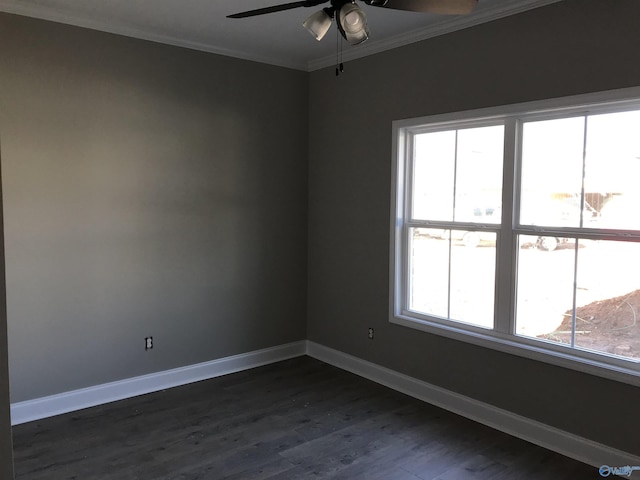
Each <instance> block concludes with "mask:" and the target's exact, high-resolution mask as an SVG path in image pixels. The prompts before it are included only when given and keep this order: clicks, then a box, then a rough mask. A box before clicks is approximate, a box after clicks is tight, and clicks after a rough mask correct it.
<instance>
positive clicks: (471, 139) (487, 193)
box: [412, 125, 504, 224]
mask: <svg viewBox="0 0 640 480" xmlns="http://www.w3.org/2000/svg"><path fill="white" fill-rule="evenodd" d="M503 137H504V127H503V126H502V125H498V126H491V127H479V128H468V129H463V130H449V131H445V132H435V133H424V134H419V135H416V136H415V142H414V170H413V199H412V200H413V202H412V208H413V209H412V212H413V218H414V219H418V220H438V221H456V222H478V223H492V224H498V223H500V221H501V205H502V163H503V151H504V138H503ZM454 199H455V212H454Z"/></svg>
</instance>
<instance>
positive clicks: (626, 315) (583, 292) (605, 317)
mask: <svg viewBox="0 0 640 480" xmlns="http://www.w3.org/2000/svg"><path fill="white" fill-rule="evenodd" d="M639 268H640V244H637V243H627V242H611V241H600V242H592V243H591V244H590V245H588V246H586V247H585V248H581V249H580V250H579V252H578V276H577V287H578V288H577V303H576V323H575V331H576V335H575V345H576V346H578V347H581V348H586V349H589V350H595V351H598V352H603V353H609V354H614V355H620V356H624V357H631V358H637V359H639V360H640V319H639V318H638V315H639V314H640V276H639V275H638V271H640V270H638V269H639ZM571 313H572V312H568V314H569V315H568V316H567V317H565V320H564V322H563V323H562V324H561V325H560V327H559V329H560V330H561V331H567V330H568V331H570V330H571V328H570V327H571V316H570V314H571ZM569 338H570V337H569V335H567V334H562V335H560V339H561V340H562V341H563V342H567V341H569Z"/></svg>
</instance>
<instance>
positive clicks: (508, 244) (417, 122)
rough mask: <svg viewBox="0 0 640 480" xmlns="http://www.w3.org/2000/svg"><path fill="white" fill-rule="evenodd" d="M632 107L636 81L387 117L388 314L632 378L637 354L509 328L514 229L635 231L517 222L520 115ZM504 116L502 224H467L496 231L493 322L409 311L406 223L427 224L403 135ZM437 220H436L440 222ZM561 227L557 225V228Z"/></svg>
mask: <svg viewBox="0 0 640 480" xmlns="http://www.w3.org/2000/svg"><path fill="white" fill-rule="evenodd" d="M635 109H640V87H633V88H626V89H620V90H611V91H606V92H598V93H592V94H586V95H577V96H572V97H563V98H558V99H550V100H544V101H536V102H528V103H521V104H514V105H506V106H500V107H492V108H485V109H480V110H471V111H463V112H454V113H448V114H442V115H433V116H428V117H420V118H413V119H406V120H397V121H394V122H393V126H392V129H393V157H392V160H393V161H392V163H393V165H392V184H391V205H392V208H391V237H390V281H389V297H390V302H389V303H390V322H391V323H394V324H397V325H402V326H405V327H410V328H414V329H417V330H422V331H425V332H428V333H431V334H436V335H441V336H444V337H448V338H452V339H455V340H459V341H463V342H467V343H472V344H475V345H480V346H482V347H486V348H491V349H495V350H498V351H502V352H506V353H510V354H514V355H518V356H522V357H525V358H530V359H534V360H539V361H543V362H546V363H550V364H553V365H558V366H562V367H566V368H570V369H573V370H577V371H581V372H585V373H589V374H593V375H598V376H601V377H605V378H609V379H613V380H617V381H620V382H624V383H628V384H631V385H636V386H640V361H634V360H627V359H623V358H620V357H614V356H609V355H606V354H599V353H595V352H591V351H586V350H582V349H576V348H572V347H568V346H565V345H562V344H555V343H552V342H544V341H540V340H536V339H533V338H527V337H524V336H519V335H516V334H515V333H512V332H515V331H516V330H515V292H516V275H515V274H516V269H515V264H516V256H517V253H518V251H517V246H516V242H517V235H537V236H539V235H541V234H544V233H550V234H553V233H564V234H566V233H567V232H569V233H571V234H575V235H578V236H580V237H581V238H594V239H597V238H600V239H616V238H620V237H618V235H619V236H622V235H623V234H624V236H625V238H627V239H631V240H633V241H637V242H640V232H638V231H625V232H623V231H609V230H601V229H598V230H590V229H585V228H575V229H571V228H566V227H562V228H557V229H554V228H539V227H531V226H526V225H525V226H523V225H520V224H519V218H518V216H519V209H518V208H517V207H518V202H519V192H518V191H517V188H516V186H517V185H519V167H518V160H517V159H518V158H519V157H520V155H519V150H520V148H521V137H522V123H523V121H530V120H533V119H552V118H563V117H568V116H574V115H584V114H594V113H605V112H622V111H625V110H635ZM496 123H503V124H504V128H505V130H504V132H505V134H504V138H505V144H504V147H505V148H504V164H503V195H502V199H503V202H502V224H500V225H480V226H478V225H477V224H474V225H473V228H474V229H478V228H479V229H481V230H486V231H496V232H497V235H498V237H497V242H496V277H495V278H496V296H495V321H494V329H485V328H482V327H477V326H474V325H469V324H465V323H461V322H456V321H449V320H444V319H442V318H438V317H433V316H429V315H423V314H419V313H416V312H411V311H409V310H408V309H407V302H408V288H407V279H408V275H407V274H406V269H407V265H408V262H409V259H408V252H407V250H408V247H407V245H409V242H408V231H409V228H411V227H428V226H433V225H435V224H433V222H431V224H430V223H429V222H421V221H415V220H413V221H412V220H411V219H410V216H409V215H410V212H409V209H410V197H409V195H408V193H409V192H408V189H407V188H406V186H407V185H410V183H409V182H410V179H411V178H410V177H411V174H410V172H409V166H410V165H411V162H412V160H411V155H410V148H411V147H410V139H411V137H412V135H414V134H416V133H422V132H425V131H437V130H447V129H459V128H465V127H476V126H483V125H491V124H494V125H495V124H496ZM450 223H457V222H450ZM441 228H442V227H441ZM560 231H561V232H560Z"/></svg>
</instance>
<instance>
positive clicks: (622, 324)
mask: <svg viewBox="0 0 640 480" xmlns="http://www.w3.org/2000/svg"><path fill="white" fill-rule="evenodd" d="M633 93H634V98H637V99H638V100H634V99H629V98H621V97H619V96H618V95H620V94H621V93H618V92H613V93H612V94H611V95H609V94H599V95H591V96H589V98H588V99H587V100H589V99H595V100H594V103H591V104H589V103H587V102H586V100H584V99H582V102H584V103H580V101H581V99H580V98H577V97H576V98H572V99H567V100H565V101H563V100H562V99H560V100H557V101H556V100H554V101H547V102H537V103H536V104H529V105H526V106H524V107H523V108H522V110H521V112H522V113H520V112H519V111H518V106H509V107H505V108H501V109H485V110H481V111H476V112H470V113H469V112H467V113H466V114H465V113H460V114H451V115H443V116H438V117H435V118H434V121H429V120H431V119H425V120H423V121H422V122H420V121H414V122H411V121H409V120H407V121H400V122H395V124H396V132H397V135H398V136H397V137H396V140H397V143H396V145H397V147H398V152H399V156H398V161H397V168H398V170H397V173H398V184H397V187H396V194H397V195H395V198H396V202H397V203H396V209H395V211H394V212H395V213H394V215H393V219H392V221H393V230H394V232H395V233H394V235H393V236H392V285H391V288H392V299H393V304H392V312H393V313H392V321H393V322H394V323H399V324H402V325H406V326H412V327H415V328H419V329H422V330H427V331H430V332H434V333H439V334H442V335H445V336H449V337H452V338H456V339H460V340H465V341H469V342H471V343H476V344H480V345H483V346H488V347H491V348H496V349H498V350H506V351H509V352H511V353H518V354H521V355H523V356H528V357H531V358H536V359H540V360H544V361H549V362H550V363H557V364H560V365H564V366H570V367H572V368H576V369H579V370H584V371H589V372H592V373H597V374H602V375H603V376H608V377H613V378H616V379H623V380H629V378H630V377H629V376H628V375H631V377H632V378H633V380H631V383H634V384H640V358H638V356H636V353H634V352H635V350H634V348H635V347H634V346H633V345H628V344H627V343H629V342H627V343H624V342H620V341H617V340H613V339H612V340H611V341H610V342H608V343H607V345H604V344H603V343H602V342H601V343H597V342H593V341H590V340H589V339H588V338H587V336H586V335H588V334H587V333H585V332H587V331H588V330H587V329H586V328H584V323H585V322H582V320H588V318H587V319H583V318H582V317H580V313H581V312H583V311H584V308H585V307H586V305H585V304H584V302H585V301H586V300H585V299H586V298H587V295H585V290H584V287H582V286H581V285H586V284H587V283H586V282H587V279H590V281H591V282H592V283H591V286H590V287H589V288H590V289H591V292H590V295H591V297H590V298H592V299H598V298H599V300H594V301H596V302H597V301H600V302H602V301H608V302H609V303H615V301H616V300H617V299H619V300H620V302H621V305H622V308H625V309H627V310H628V312H627V316H626V317H625V316H624V315H623V317H621V318H620V319H617V320H616V322H617V323H616V324H615V325H617V326H615V327H614V328H621V329H623V330H625V331H626V333H627V334H632V332H631V330H632V329H633V325H636V324H635V323H634V322H635V319H636V317H634V315H633V313H634V312H636V313H637V312H640V305H638V306H637V308H636V304H635V302H636V300H635V296H633V295H628V294H629V293H631V292H632V291H633V292H635V290H638V289H640V285H636V284H635V283H634V281H633V277H634V276H635V272H637V266H640V265H637V266H636V265H635V263H634V261H635V260H634V261H631V262H618V263H617V264H616V265H617V267H616V268H617V270H615V269H614V268H613V265H612V264H611V263H610V262H609V261H608V260H607V259H608V258H612V257H611V252H622V251H627V254H628V255H631V256H633V258H640V215H637V214H636V213H635V210H637V208H638V207H639V206H640V195H638V194H636V193H635V191H634V188H633V184H634V182H635V180H636V179H637V178H640V175H638V174H639V173H640V170H639V169H640V148H639V145H640V143H639V140H638V139H639V138H640V136H638V135H637V134H636V132H638V131H640V123H639V122H638V121H639V119H640V89H633ZM596 101H597V102H598V103H595V102H596ZM537 105H542V107H539V108H540V109H539V110H536V108H535V107H536V106H537ZM500 110H502V112H501V111H500ZM545 112H547V113H545ZM474 115H475V116H474ZM479 119H483V120H479ZM481 122H484V123H485V124H491V123H493V125H494V126H495V125H496V124H504V132H506V133H505V136H504V142H503V145H501V148H502V149H503V150H504V152H505V156H504V174H505V178H504V182H505V184H504V185H505V189H504V190H505V191H504V192H503V193H502V195H503V196H504V199H503V200H504V201H506V202H508V203H507V204H505V206H504V208H502V210H504V219H503V218H502V217H503V214H502V212H501V211H499V212H498V214H497V215H495V216H491V219H490V221H487V219H486V218H485V219H483V220H480V221H476V222H474V221H473V218H472V217H473V215H471V216H469V215H467V216H466V218H465V217H464V216H463V215H462V211H463V209H462V207H461V205H462V204H463V203H464V201H461V197H460V196H456V188H455V186H457V185H456V180H457V178H458V176H459V172H457V171H456V166H455V165H454V166H453V168H452V167H451V163H452V160H451V155H450V156H449V157H446V158H447V161H448V163H446V164H447V165H448V171H445V172H443V173H442V174H441V176H440V177H439V178H437V180H436V179H434V178H433V177H431V179H430V180H431V182H432V185H435V186H434V190H437V189H439V191H440V196H441V197H446V198H447V199H450V198H451V197H452V196H453V202H452V203H453V206H451V204H449V203H447V204H444V205H438V208H437V209H436V208H433V209H431V213H429V210H428V209H425V208H422V209H420V208H421V207H419V206H418V208H414V204H413V193H414V189H415V184H414V183H413V182H414V172H415V171H414V170H413V163H412V162H413V159H414V158H415V155H414V153H415V143H414V139H415V137H416V136H417V135H419V134H423V133H435V132H438V133H441V135H442V136H441V139H446V137H447V136H448V137H449V138H448V141H449V142H451V136H452V135H453V134H452V132H458V133H459V132H461V131H464V130H466V129H467V127H468V126H469V125H478V124H479V123H481ZM501 128H502V127H501ZM560 130H562V131H563V134H562V135H560V136H559V138H560V140H559V142H560V143H559V144H558V145H557V147H555V148H554V145H553V144H554V142H552V141H551V140H550V139H551V138H552V137H553V136H555V137H558V135H557V132H558V131H560ZM545 131H546V135H545ZM550 135H551V136H550ZM636 137H637V138H636ZM454 163H455V162H454ZM443 164H445V163H444V162H443ZM500 171H502V165H501V167H500ZM420 175H422V176H425V175H427V174H426V173H425V172H424V171H423V172H418V173H417V176H420ZM478 178H479V177H478ZM447 182H449V184H451V183H453V185H454V188H453V189H451V188H449V189H446V188H445V187H444V185H445V184H446V183H447ZM424 184H425V185H426V183H424ZM612 184H615V188H613V187H611V186H607V187H606V188H604V187H603V185H612ZM594 185H599V187H598V188H595V187H594ZM558 186H559V187H561V188H557V187H558ZM474 187H475V186H474ZM552 187H553V188H552ZM425 190H426V189H425ZM452 190H453V191H452ZM462 190H463V191H464V190H465V189H464V188H463V189H462ZM479 190H481V188H480V189H479V188H474V189H473V191H475V192H478V191H479ZM596 190H599V191H598V192H597V194H596ZM614 190H615V191H614ZM638 190H639V191H640V189H638ZM418 191H419V190H418ZM443 192H444V193H443ZM445 193H446V195H445ZM431 194H433V190H432V191H431ZM423 195H424V197H425V198H428V197H429V195H430V193H429V192H426V193H425V192H423ZM432 197H433V198H437V196H436V195H432ZM556 202H557V203H556ZM543 204H544V205H547V207H545V211H541V208H540V205H543ZM549 205H553V206H554V207H557V206H560V208H555V209H553V210H551V213H550V212H549V211H548V210H549V207H548V206H549ZM434 212H435V213H434ZM486 216H487V215H485V217H486ZM503 220H504V221H503ZM425 229H431V230H425ZM467 231H469V232H474V233H479V234H482V235H486V234H488V233H493V234H494V235H495V237H494V238H495V247H491V248H495V257H494V260H493V262H494V263H495V270H494V273H495V276H494V277H493V278H489V283H493V285H491V289H493V291H495V294H494V295H491V294H484V295H481V296H479V297H482V298H484V297H487V298H491V302H492V303H491V305H490V307H491V310H492V311H495V314H494V316H495V321H494V322H493V325H492V322H488V323H487V322H486V321H485V320H484V319H481V318H480V315H473V314H472V315H470V316H467V315H465V314H461V313H458V312H459V311H460V310H461V309H460V308H458V306H459V305H463V302H459V301H457V300H456V297H455V295H452V287H451V280H452V276H451V272H452V271H453V270H454V268H453V267H454V265H455V259H456V256H455V255H454V252H455V248H454V247H461V246H462V242H461V239H460V238H459V237H460V233H461V232H462V233H464V232H467ZM448 232H451V233H448ZM427 240H428V241H429V242H431V243H432V244H433V243H434V242H444V243H443V244H442V245H445V246H446V247H447V248H446V249H445V248H444V247H440V249H441V250H443V252H444V253H441V254H439V255H437V254H436V253H434V252H435V251H433V250H432V251H431V252H430V254H431V256H432V257H433V258H432V260H430V267H433V268H432V269H431V268H424V267H422V270H420V268H418V269H416V268H415V267H416V258H415V257H416V255H417V256H420V255H422V256H425V255H427V254H426V253H425V252H428V250H424V249H422V244H424V243H426V241H427ZM420 242H421V243H420ZM487 243H488V244H489V245H493V240H492V241H490V242H487ZM417 246H418V248H417ZM421 249H422V250H421ZM636 249H638V250H636ZM471 251H473V250H471ZM587 252H589V253H588V254H587ZM598 252H599V253H598ZM607 252H609V253H607ZM544 254H546V255H547V257H546V260H548V259H549V258H553V255H563V256H564V257H567V258H563V260H562V261H559V262H553V261H551V262H549V261H545V260H541V257H540V256H541V255H544ZM569 256H572V259H569V258H568V257H569ZM457 258H464V260H463V261H461V262H460V263H462V264H465V263H466V262H471V263H473V262H474V261H475V260H473V259H472V256H470V255H466V256H465V257H462V256H460V255H459V254H458V256H457ZM543 258H544V257H543ZM443 260H446V261H443ZM625 263H626V266H627V267H625V266H624V264H625ZM545 264H548V265H547V272H546V273H545V272H544V269H543V268H542V267H541V265H545ZM605 265H606V266H607V267H606V268H605V267H604V266H605ZM463 270H465V269H464V268H463ZM466 270H467V271H468V272H471V275H473V276H475V277H476V278H477V279H480V280H481V281H479V282H477V284H480V283H481V282H482V278H483V272H478V271H476V270H475V269H473V268H468V269H466ZM614 270H615V271H614ZM598 271H600V273H599V274H598V273H593V272H598ZM589 272H590V273H589ZM416 275H417V276H416ZM547 276H551V277H553V280H552V281H551V282H550V281H547V280H545V278H547ZM607 276H614V277H615V278H616V282H610V281H607V280H606V277H607ZM414 277H415V278H414ZM594 278H599V279H600V280H599V283H598V288H596V286H594V285H595V284H594V283H593V281H594V280H593V279H594ZM623 278H624V279H625V280H624V281H622V279H623ZM416 279H417V280H416ZM494 279H495V283H494ZM627 280H628V281H627ZM438 281H440V283H438ZM421 282H422V284H429V282H430V285H431V286H430V287H429V288H431V289H432V290H433V292H434V293H433V295H431V296H430V295H429V294H427V293H425V290H421V289H420V288H418V287H417V286H418V284H420V283H421ZM425 282H426V283H425ZM611 283H620V284H623V286H621V288H629V289H630V290H629V292H626V293H622V294H620V295H618V296H612V295H617V294H616V293H615V292H613V293H610V294H609V293H606V289H605V288H604V287H603V285H607V284H611ZM435 285H439V286H440V294H439V295H437V294H436V293H435V292H437V291H438V290H437V289H436V287H435ZM443 285H446V286H447V291H446V299H445V298H444V293H443V292H444V290H443V289H442V288H443V287H442V286H443ZM482 285H483V286H486V284H485V283H482ZM624 285H626V287H624ZM427 290H428V289H427ZM617 291H618V292H619V291H620V290H617ZM416 292H417V293H416ZM436 298H437V300H438V302H439V303H438V302H433V300H435V299H436ZM495 298H499V299H500V303H497V302H496V300H494V299H495ZM638 303H640V301H638ZM485 304H486V302H485ZM628 304H630V305H628ZM478 305H480V304H478ZM478 305H477V306H476V308H477V311H478V312H480V311H481V310H482V308H480V307H479V306H478ZM553 305H555V307H554V308H555V311H556V312H558V311H559V312H560V320H557V318H558V316H557V315H556V314H555V313H553V314H552V313H549V312H550V311H551V307H552V306H553ZM483 306H484V305H483ZM565 307H567V308H565ZM545 308H546V311H545ZM574 311H575V312H577V317H578V318H577V319H576V314H575V313H574ZM567 312H569V313H568V314H569V317H570V322H569V324H567V322H566V321H565V322H564V323H563V319H565V320H566V315H567ZM629 315H630V317H629ZM486 316H489V317H490V316H491V315H490V314H489V315H485V316H484V317H486ZM554 316H555V318H556V319H554V318H553V317H554ZM456 317H458V318H456ZM638 323H640V322H638ZM567 325H570V327H571V328H570V329H569V330H570V331H569V333H564V332H566V330H560V329H559V328H560V327H562V328H566V326H567ZM479 327H482V328H479ZM599 328H600V327H599ZM619 331H622V330H619ZM560 332H563V333H560ZM633 335H635V336H634V337H633V338H634V341H635V340H639V341H640V330H639V331H638V333H637V334H633ZM631 343H633V342H631ZM636 350H637V349H636ZM545 352H546V353H545Z"/></svg>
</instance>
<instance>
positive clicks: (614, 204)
mask: <svg viewBox="0 0 640 480" xmlns="http://www.w3.org/2000/svg"><path fill="white" fill-rule="evenodd" d="M587 132H588V133H587V156H586V174H585V197H586V198H585V199H586V201H587V203H588V208H590V209H591V210H592V211H594V212H595V215H596V216H599V217H600V221H599V222H598V223H597V225H598V226H601V227H603V228H612V229H628V230H640V215H638V206H639V205H640V193H639V192H640V189H638V179H639V178H640V135H639V132H640V112H639V111H634V112H624V113H613V114H607V115H594V116H590V117H588V124H587Z"/></svg>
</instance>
